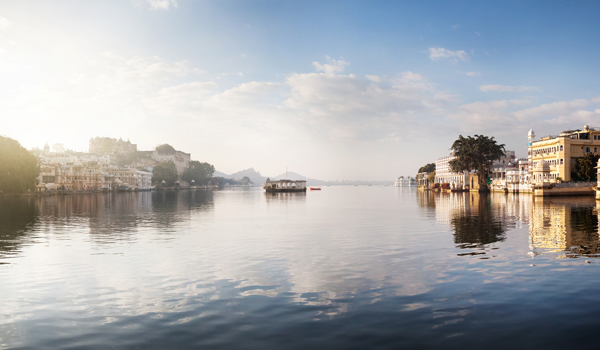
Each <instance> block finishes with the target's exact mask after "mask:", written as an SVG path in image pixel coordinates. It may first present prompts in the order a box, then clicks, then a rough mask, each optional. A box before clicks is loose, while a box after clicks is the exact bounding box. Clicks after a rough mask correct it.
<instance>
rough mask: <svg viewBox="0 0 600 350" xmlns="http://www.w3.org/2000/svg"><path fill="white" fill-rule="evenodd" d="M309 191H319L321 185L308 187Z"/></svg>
mask: <svg viewBox="0 0 600 350" xmlns="http://www.w3.org/2000/svg"><path fill="white" fill-rule="evenodd" d="M309 188H310V190H311V191H320V190H321V187H309Z"/></svg>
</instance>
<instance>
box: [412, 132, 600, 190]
mask: <svg viewBox="0 0 600 350" xmlns="http://www.w3.org/2000/svg"><path fill="white" fill-rule="evenodd" d="M527 138H528V143H527V158H517V157H516V155H515V152H514V151H506V153H505V155H504V157H502V158H500V159H499V160H496V161H494V163H493V165H492V168H491V172H490V179H489V185H490V188H491V190H492V191H494V190H498V191H508V192H531V191H533V190H534V188H535V187H536V186H542V185H544V184H546V185H550V184H557V183H564V182H570V181H573V180H574V179H573V174H575V172H576V164H577V159H578V158H580V157H583V156H586V155H589V154H592V155H600V128H591V127H589V126H588V125H584V126H583V128H582V129H575V130H567V131H563V132H561V133H559V134H558V135H548V136H543V137H541V138H540V139H539V140H536V135H535V132H534V131H533V130H530V131H529V133H528V134H527ZM453 159H455V156H454V155H453V154H452V153H450V154H449V155H448V156H444V157H441V158H439V159H438V160H437V161H436V162H435V165H436V169H435V178H434V182H435V183H440V184H441V183H447V184H449V187H450V188H451V189H462V188H467V187H468V188H471V189H473V188H474V186H476V184H477V178H476V176H477V175H476V174H475V171H471V172H467V171H466V172H464V173H454V172H452V170H451V169H450V161H452V160H453ZM599 164H600V163H599ZM428 175H429V174H427V173H420V174H418V175H417V181H418V184H419V186H420V187H427V186H430V185H431V184H430V183H429V182H430V181H429V180H428ZM544 186H545V185H544ZM565 186H566V185H564V184H563V185H561V187H565Z"/></svg>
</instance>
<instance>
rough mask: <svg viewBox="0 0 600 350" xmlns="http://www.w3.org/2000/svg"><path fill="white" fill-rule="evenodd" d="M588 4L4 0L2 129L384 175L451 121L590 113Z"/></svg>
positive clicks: (595, 122)
mask: <svg viewBox="0 0 600 350" xmlns="http://www.w3.org/2000/svg"><path fill="white" fill-rule="evenodd" d="M599 7H600V4H599V3H596V2H575V3H572V2H567V1H540V2H517V1H515V2H508V1H503V2H495V3H492V2H479V1H472V2H471V1H465V2H441V1H439V2H433V1H418V2H417V1H415V2H408V1H405V2H392V1H387V2H384V1H379V2H372V1H327V2H323V1H184V0H177V1H173V0H132V1H128V0H121V1H97V2H81V1H4V2H2V3H0V122H2V128H1V129H0V134H3V135H5V136H9V137H13V138H15V139H17V140H19V141H20V142H21V143H22V144H23V145H24V146H26V147H28V148H31V147H41V146H43V144H44V143H45V142H46V141H48V142H49V143H50V144H53V143H64V144H65V145H66V146H67V147H68V148H71V149H74V150H80V151H84V150H86V149H87V141H88V140H89V138H91V137H94V136H111V137H123V138H129V139H130V140H131V141H132V142H134V143H137V144H138V145H139V148H140V149H150V148H152V147H153V146H155V145H156V144H158V143H163V142H168V143H171V144H173V145H174V146H175V147H176V148H178V149H181V150H184V151H187V152H191V153H192V157H193V158H195V159H198V160H201V161H208V162H210V163H212V164H214V165H215V166H216V168H217V169H218V170H220V171H223V172H226V173H232V172H235V171H238V170H241V169H245V168H248V167H254V168H255V169H257V170H259V171H261V172H262V173H263V174H264V175H277V174H280V173H282V172H283V171H284V170H285V167H286V166H287V167H288V168H289V169H290V170H293V171H296V172H298V173H302V174H305V175H306V176H310V177H314V178H321V179H332V180H333V179H369V180H374V179H391V178H395V177H397V176H400V175H408V174H414V173H415V171H416V170H417V168H418V167H419V166H421V165H423V164H425V163H428V162H432V161H435V159H436V158H438V157H440V156H443V155H445V154H446V153H447V152H448V148H449V147H450V145H451V144H452V141H453V140H454V139H456V138H457V136H458V135H459V134H463V135H472V134H485V135H493V136H495V137H496V138H497V139H498V140H499V141H500V142H501V143H505V144H506V145H507V148H508V149H511V150H515V151H517V155H519V156H525V153H526V148H525V145H526V133H527V131H528V130H529V129H530V128H533V129H534V130H535V131H536V133H537V134H538V135H544V134H556V133H558V132H560V131H562V130H565V129H569V128H578V127H581V126H582V125H584V124H590V125H591V126H600V89H599V87H598V84H597V80H598V78H597V77H598V73H599V72H598V70H599V68H598V64H597V57H598V51H599V46H598V42H600V41H599V40H598V36H600V28H599V24H598V21H597V14H598V13H599V11H598V10H599Z"/></svg>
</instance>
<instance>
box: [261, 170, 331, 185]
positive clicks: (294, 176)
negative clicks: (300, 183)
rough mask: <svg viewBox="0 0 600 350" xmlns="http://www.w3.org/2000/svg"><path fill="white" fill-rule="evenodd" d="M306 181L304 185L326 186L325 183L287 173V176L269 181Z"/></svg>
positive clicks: (279, 176) (280, 176) (290, 172)
mask: <svg viewBox="0 0 600 350" xmlns="http://www.w3.org/2000/svg"><path fill="white" fill-rule="evenodd" d="M282 179H285V180H306V184H307V185H309V186H321V185H325V184H327V182H326V181H321V180H317V179H311V178H308V177H306V176H304V175H300V174H298V173H295V172H292V171H288V173H287V175H286V174H285V173H283V174H280V175H277V176H275V177H272V178H271V180H282Z"/></svg>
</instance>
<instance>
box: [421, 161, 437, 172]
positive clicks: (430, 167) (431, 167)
mask: <svg viewBox="0 0 600 350" xmlns="http://www.w3.org/2000/svg"><path fill="white" fill-rule="evenodd" d="M432 171H435V163H429V164H427V165H423V166H422V167H420V168H419V171H418V172H417V173H430V172H432Z"/></svg>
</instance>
